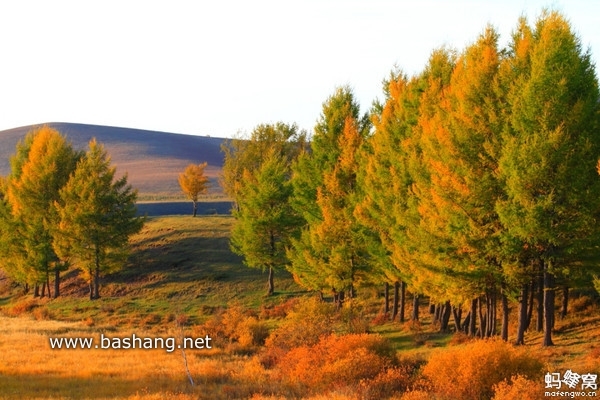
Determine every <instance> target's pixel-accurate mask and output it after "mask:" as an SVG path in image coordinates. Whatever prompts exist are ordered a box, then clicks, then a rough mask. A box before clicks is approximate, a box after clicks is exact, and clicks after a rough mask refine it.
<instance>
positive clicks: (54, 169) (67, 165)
mask: <svg viewBox="0 0 600 400" xmlns="http://www.w3.org/2000/svg"><path fill="white" fill-rule="evenodd" d="M80 157H81V153H79V152H76V151H75V150H73V147H72V146H71V144H70V143H69V142H67V140H66V139H65V137H63V136H62V135H61V134H60V133H59V132H58V131H56V130H54V129H52V128H49V127H42V128H39V129H36V130H34V131H31V132H30V133H28V135H27V136H26V138H25V139H24V141H22V142H20V143H19V144H18V145H17V152H16V154H15V156H14V157H13V158H12V159H11V167H12V170H11V175H10V176H9V177H8V180H7V183H6V190H5V192H6V200H7V205H8V207H9V208H10V219H11V221H10V224H11V227H12V229H11V231H10V235H11V240H9V243H10V244H11V245H10V246H9V248H10V250H9V254H10V256H9V257H8V260H7V261H8V265H9V267H8V272H9V274H11V276H13V277H14V278H15V279H16V280H17V281H20V282H22V283H32V284H35V285H36V293H34V295H37V294H38V293H37V284H39V283H41V284H42V294H43V295H44V294H45V292H46V290H47V292H48V296H50V284H49V281H50V272H51V271H52V272H54V297H57V296H58V295H59V294H60V271H62V270H64V269H65V268H66V267H67V264H66V262H65V260H64V259H61V258H60V257H58V255H57V253H56V251H55V249H54V242H55V239H56V237H55V236H56V230H57V225H58V215H57V213H56V209H55V203H56V202H60V195H59V191H60V189H61V188H62V187H63V186H64V185H65V184H66V182H67V180H68V179H69V176H70V175H71V173H72V172H73V171H74V170H75V165H76V162H77V160H78V159H79V158H80Z"/></svg>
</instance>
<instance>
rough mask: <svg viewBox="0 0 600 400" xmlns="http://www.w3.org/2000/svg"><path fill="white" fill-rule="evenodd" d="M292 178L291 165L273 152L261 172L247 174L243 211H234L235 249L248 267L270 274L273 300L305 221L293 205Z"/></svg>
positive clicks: (241, 208)
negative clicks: (294, 239)
mask: <svg viewBox="0 0 600 400" xmlns="http://www.w3.org/2000/svg"><path fill="white" fill-rule="evenodd" d="M289 176H290V165H289V161H288V160H286V159H285V158H284V157H282V155H281V154H277V153H276V152H274V151H270V152H269V153H267V155H265V159H264V160H263V162H262V164H261V166H260V167H259V168H258V169H257V170H255V171H254V172H250V171H249V170H245V173H244V181H245V183H244V186H243V187H242V189H241V191H240V193H239V195H240V199H242V201H243V203H242V204H243V207H240V208H239V209H238V210H234V211H233V216H234V218H235V219H236V223H235V225H234V227H233V229H232V231H231V238H230V240H231V247H232V249H233V251H234V252H235V253H237V254H239V255H242V256H243V257H244V263H245V264H246V265H247V266H248V267H250V268H259V269H262V270H263V271H264V270H267V271H268V273H269V277H268V287H267V295H269V296H270V295H272V294H273V293H274V291H275V285H274V280H273V278H274V274H275V271H276V270H278V269H282V268H284V267H285V266H286V265H287V263H288V260H287V257H286V248H287V247H288V246H289V243H290V239H291V237H292V235H293V234H294V232H296V231H297V229H298V226H299V224H300V221H301V220H300V218H299V216H298V215H297V214H296V212H295V211H294V210H293V208H292V207H291V204H290V201H289V200H290V196H291V194H292V187H291V184H290V182H289Z"/></svg>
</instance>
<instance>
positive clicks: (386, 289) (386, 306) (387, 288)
mask: <svg viewBox="0 0 600 400" xmlns="http://www.w3.org/2000/svg"><path fill="white" fill-rule="evenodd" d="M383 301H384V307H383V312H384V313H385V314H386V315H387V314H388V313H389V312H390V284H389V283H387V282H386V283H385V284H384V286H383ZM392 319H393V318H392Z"/></svg>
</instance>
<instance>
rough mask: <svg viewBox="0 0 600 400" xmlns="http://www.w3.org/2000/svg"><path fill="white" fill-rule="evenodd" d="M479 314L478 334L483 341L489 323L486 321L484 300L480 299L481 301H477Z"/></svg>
mask: <svg viewBox="0 0 600 400" xmlns="http://www.w3.org/2000/svg"><path fill="white" fill-rule="evenodd" d="M477 312H478V314H479V330H478V331H477V332H478V334H479V335H478V336H479V337H480V338H481V339H483V338H484V337H485V333H486V326H487V325H486V324H487V321H486V319H485V315H484V314H483V298H482V297H480V298H479V299H477Z"/></svg>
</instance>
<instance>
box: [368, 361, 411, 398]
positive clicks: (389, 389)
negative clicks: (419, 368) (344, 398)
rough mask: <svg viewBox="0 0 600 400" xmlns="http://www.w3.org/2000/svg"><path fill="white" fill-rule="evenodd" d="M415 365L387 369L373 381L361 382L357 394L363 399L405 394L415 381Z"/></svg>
mask: <svg viewBox="0 0 600 400" xmlns="http://www.w3.org/2000/svg"><path fill="white" fill-rule="evenodd" d="M415 372H416V368H415V366H414V365H400V366H397V367H392V368H386V369H385V370H383V371H381V372H380V373H379V374H377V375H376V376H375V377H373V378H371V379H363V380H361V381H360V384H359V386H358V390H357V393H358V394H359V395H360V398H361V399H373V400H375V399H384V398H387V397H389V396H391V395H393V394H395V393H403V392H405V391H406V390H407V388H409V387H410V386H411V385H412V383H413V380H414V376H415Z"/></svg>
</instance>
